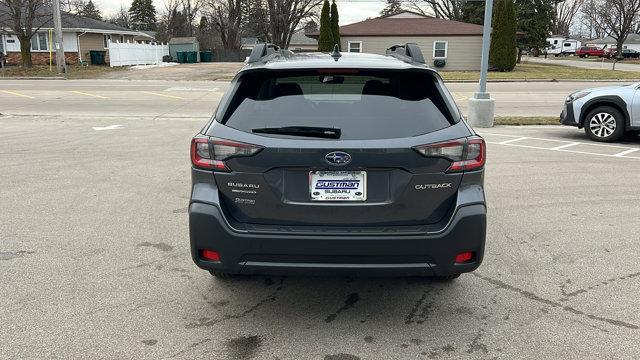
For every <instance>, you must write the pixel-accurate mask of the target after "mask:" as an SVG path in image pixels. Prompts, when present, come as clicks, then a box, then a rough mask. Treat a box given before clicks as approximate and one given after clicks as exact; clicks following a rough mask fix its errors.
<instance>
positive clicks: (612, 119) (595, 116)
mask: <svg viewBox="0 0 640 360" xmlns="http://www.w3.org/2000/svg"><path fill="white" fill-rule="evenodd" d="M624 127H625V119H624V115H622V113H621V112H620V111H619V110H618V109H616V108H613V107H611V106H600V107H597V108H595V109H593V110H591V111H590V112H589V113H588V114H587V116H586V117H585V119H584V132H585V133H586V134H587V136H588V137H589V138H590V139H591V140H594V141H600V142H613V141H618V140H620V139H621V138H622V136H623V135H624Z"/></svg>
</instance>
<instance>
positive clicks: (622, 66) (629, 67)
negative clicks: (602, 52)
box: [522, 56, 640, 71]
mask: <svg viewBox="0 0 640 360" xmlns="http://www.w3.org/2000/svg"><path fill="white" fill-rule="evenodd" d="M522 60H523V61H528V62H530V63H534V64H547V65H564V66H572V67H577V68H582V69H598V70H611V69H612V67H613V64H612V63H608V62H603V61H579V60H565V59H555V58H554V59H545V58H544V57H532V56H528V57H523V58H522ZM616 70H620V71H640V64H627V63H624V62H619V63H617V64H616Z"/></svg>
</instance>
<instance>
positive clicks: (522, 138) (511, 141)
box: [500, 136, 528, 145]
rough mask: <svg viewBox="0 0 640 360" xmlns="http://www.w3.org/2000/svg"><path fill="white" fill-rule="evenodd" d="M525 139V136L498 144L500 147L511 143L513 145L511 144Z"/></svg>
mask: <svg viewBox="0 0 640 360" xmlns="http://www.w3.org/2000/svg"><path fill="white" fill-rule="evenodd" d="M526 139H528V137H526V136H522V137H519V138H515V139H510V140H505V141H501V142H500V145H506V144H511V143H513V142H516V141H520V140H526Z"/></svg>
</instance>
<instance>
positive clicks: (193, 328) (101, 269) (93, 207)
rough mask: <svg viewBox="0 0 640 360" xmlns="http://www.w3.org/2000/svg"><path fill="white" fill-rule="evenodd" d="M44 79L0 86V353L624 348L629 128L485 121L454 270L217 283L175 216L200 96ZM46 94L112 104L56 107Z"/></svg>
mask: <svg viewBox="0 0 640 360" xmlns="http://www.w3.org/2000/svg"><path fill="white" fill-rule="evenodd" d="M64 83H65V84H72V85H73V84H74V83H73V82H64ZM3 84H5V83H0V85H3ZM46 84H50V83H49V82H47V83H46ZM51 84H52V85H51V86H52V87H53V83H51ZM56 86H57V87H56V88H55V89H56V90H53V89H48V90H35V89H33V88H29V85H28V84H27V83H25V85H24V87H23V88H16V86H14V87H12V90H10V91H14V90H15V91H16V92H18V93H20V94H23V95H28V96H33V97H35V98H36V99H38V101H34V102H32V103H31V102H22V103H20V101H23V100H22V99H21V98H20V97H19V96H15V95H7V94H5V93H0V96H1V98H0V104H1V105H2V112H3V113H5V114H7V113H9V112H18V113H19V114H17V115H4V116H0V164H2V171H0V199H1V201H0V239H1V241H0V319H2V326H0V344H2V346H0V358H2V359H5V358H7V359H8V358H16V359H27V358H29V359H31V358H64V359H70V358H108V359H116V358H118V359H119V358H136V359H158V358H179V359H192V358H214V359H271V360H272V359H296V360H297V359H325V360H354V359H459V358H462V357H464V358H471V359H488V358H504V359H513V358H529V359H539V358H552V359H558V358H561V359H585V358H594V359H595V358H627V359H632V358H640V312H638V308H640V299H639V298H638V293H640V266H639V265H638V261H637V259H638V258H639V257H640V244H639V243H638V234H637V233H638V232H637V229H639V228H640V218H638V214H640V195H639V193H638V189H639V188H640V177H638V176H633V174H637V173H638V172H639V171H640V139H635V140H632V141H628V142H622V143H619V144H614V145H602V144H594V143H592V142H589V141H588V140H587V139H586V138H585V136H584V134H583V133H582V132H580V131H578V130H577V129H574V128H565V127H555V126H552V127H497V128H493V129H485V130H483V131H482V135H483V136H484V137H485V138H486V140H487V142H488V154H489V155H488V163H487V171H486V194H487V199H488V214H489V218H488V226H489V227H488V229H489V230H488V237H487V239H488V240H487V252H486V257H485V261H484V263H483V265H482V266H481V267H480V269H479V270H478V271H477V272H475V273H472V274H465V275H463V276H462V277H461V278H460V279H458V280H457V281H455V282H454V283H451V284H443V283H434V282H431V281H429V280H426V279H416V278H355V279H353V278H302V277H250V278H240V279H235V280H232V281H220V280H217V279H214V278H212V277H211V276H210V275H209V274H208V273H206V272H204V271H202V270H200V269H198V268H196V267H195V266H194V265H193V263H192V261H191V258H190V254H189V248H188V221H187V214H186V212H187V202H188V198H189V191H190V172H189V171H190V164H189V150H188V148H189V140H190V138H191V136H192V135H193V134H194V133H196V132H197V131H198V130H199V129H200V127H201V126H202V125H203V122H204V121H205V119H206V117H207V115H208V113H209V112H210V111H211V109H212V108H214V107H215V106H216V96H218V95H216V94H212V92H215V91H212V92H205V91H202V90H199V91H195V90H175V89H174V90H171V91H167V87H174V86H176V85H175V84H170V85H158V84H155V83H149V84H146V85H144V86H143V85H137V84H131V86H129V87H123V86H119V87H115V86H113V87H112V88H108V87H97V86H95V85H92V86H94V87H90V86H89V85H85V87H73V86H70V85H64V86H68V87H60V86H59V85H56ZM136 86H137V87H136ZM210 86H211V87H215V86H217V85H213V84H210ZM194 87H195V85H194ZM2 89H5V90H6V88H5V87H3V88H2ZM99 89H102V90H99ZM123 89H129V90H123ZM163 89H164V90H163ZM49 91H51V92H55V91H57V92H58V94H59V95H58V96H59V97H62V98H67V97H72V95H71V94H68V92H69V91H82V92H87V93H90V94H92V95H100V96H105V97H107V96H109V97H110V99H100V98H96V99H97V100H95V101H94V100H93V99H92V98H90V97H88V96H87V100H89V102H90V103H92V104H94V106H95V107H94V108H93V110H92V109H91V107H90V106H85V105H80V104H81V103H82V102H81V101H79V100H73V103H74V104H77V105H78V112H77V113H72V112H70V111H69V112H67V111H68V110H65V109H63V108H62V107H57V108H56V107H55V106H54V103H55V101H49V100H45V99H44V95H47V96H49V95H48V94H49V93H48V92H49ZM142 91H148V92H159V93H161V94H164V95H173V94H176V96H180V97H184V98H185V99H174V98H171V97H168V98H166V99H164V98H162V97H161V96H155V95H149V96H147V95H148V94H145V93H142ZM462 91H464V89H463V90H462ZM9 96H11V97H9ZM73 96H75V95H73ZM134 96H137V98H134ZM14 98H15V99H14ZM52 98H53V99H55V95H54V96H52ZM138 98H139V99H138ZM7 99H11V100H7ZM73 99H75V97H74V98H73ZM116 99H117V100H116ZM143 99H144V100H145V101H146V104H147V105H146V106H145V108H143V109H140V108H137V107H136V106H134V104H140V103H142V101H143ZM27 100H29V101H31V100H32V99H27ZM98 100H101V101H98ZM102 100H105V101H102ZM40 101H43V102H45V103H42V102H40ZM46 102H48V105H50V106H48V105H47V104H46ZM17 103H20V105H19V106H18V105H17ZM118 103H120V105H123V106H124V108H119V107H118V106H116V105H117V104H118ZM167 103H168V104H171V105H167ZM95 104H102V106H100V107H98V106H96V105H95ZM113 104H116V105H113ZM138 106H139V105H138ZM7 108H9V111H7V110H6V109H7ZM47 109H49V110H48V111H49V113H48V114H40V112H47ZM204 110H206V112H205V111H204ZM27 114H31V115H27ZM63 114H66V115H63ZM470 235H472V234H470Z"/></svg>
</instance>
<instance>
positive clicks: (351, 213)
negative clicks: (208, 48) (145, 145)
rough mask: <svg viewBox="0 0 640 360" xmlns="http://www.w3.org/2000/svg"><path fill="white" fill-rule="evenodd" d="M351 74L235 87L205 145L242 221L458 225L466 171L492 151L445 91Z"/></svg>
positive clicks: (223, 193) (425, 82)
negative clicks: (456, 210)
mask: <svg viewBox="0 0 640 360" xmlns="http://www.w3.org/2000/svg"><path fill="white" fill-rule="evenodd" d="M344 72H346V71H345V70H334V71H333V72H331V71H328V70H321V71H318V70H314V71H298V72H287V73H274V72H262V73H257V74H252V75H253V76H248V77H247V78H244V79H242V78H241V79H240V80H239V83H237V84H235V88H234V90H233V91H234V92H235V95H234V96H230V97H229V99H228V102H229V103H228V104H222V105H221V106H223V107H225V106H226V107H227V109H226V112H223V113H222V114H221V113H220V112H219V113H218V118H217V121H214V122H213V124H212V126H211V127H209V128H208V129H207V130H206V133H205V134H204V135H202V136H200V137H199V138H198V139H199V140H198V141H204V142H205V143H206V147H207V148H206V151H204V153H203V154H204V155H203V156H204V157H206V156H207V155H209V156H210V157H211V159H212V161H213V162H214V163H213V164H212V168H213V170H214V178H215V181H216V183H217V186H218V189H219V192H220V198H221V203H222V206H223V210H224V211H225V213H226V214H227V215H228V216H230V217H231V218H232V219H233V220H234V221H236V222H240V223H247V224H263V225H287V226H292V225H323V226H342V227H344V226H358V227H362V226H395V225H426V224H434V223H437V222H440V221H442V220H443V218H445V217H446V216H447V215H448V214H450V212H451V209H452V206H453V205H454V204H455V199H456V193H457V189H458V187H459V184H460V182H461V179H462V176H463V171H464V166H465V165H464V161H465V160H466V159H467V157H469V156H471V158H475V159H477V158H478V156H482V157H483V156H484V155H483V152H484V147H483V146H484V145H483V143H482V149H480V145H479V144H480V142H479V141H478V139H475V138H472V137H470V136H471V134H470V132H469V130H468V128H467V127H466V125H464V123H462V122H458V120H459V115H458V113H457V110H456V109H455V105H454V104H452V101H451V100H450V96H449V95H448V93H447V92H446V89H445V88H444V86H443V85H442V82H441V81H440V79H439V78H438V77H437V76H435V75H433V74H431V73H429V72H426V71H425V72H415V73H410V72H398V73H394V72H380V71H377V72H367V71H357V72H353V71H349V72H346V74H345V73H344ZM416 80H422V81H421V82H417V81H416ZM416 84H419V85H416ZM474 144H475V145H474ZM476 145H477V146H476ZM202 146H205V145H202ZM474 146H476V147H477V148H478V149H480V150H482V154H479V153H476V154H475V155H474V153H473V151H471V150H470V149H471V148H472V147H474ZM196 150H197V149H196ZM476 150H477V149H476ZM196 153H197V151H196ZM465 156H466V157H465ZM482 162H484V159H482Z"/></svg>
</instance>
